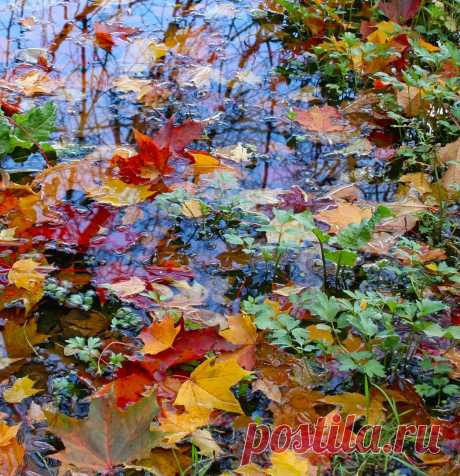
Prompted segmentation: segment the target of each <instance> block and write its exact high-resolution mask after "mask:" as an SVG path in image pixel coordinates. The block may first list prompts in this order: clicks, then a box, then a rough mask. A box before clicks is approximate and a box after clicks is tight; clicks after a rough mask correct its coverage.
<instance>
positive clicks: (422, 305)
mask: <svg viewBox="0 0 460 476" xmlns="http://www.w3.org/2000/svg"><path fill="white" fill-rule="evenodd" d="M417 308H418V315H419V317H425V316H429V315H430V314H435V313H437V312H439V311H443V310H444V309H447V306H446V305H445V304H444V303H442V302H441V301H431V300H430V299H423V300H422V301H417Z"/></svg>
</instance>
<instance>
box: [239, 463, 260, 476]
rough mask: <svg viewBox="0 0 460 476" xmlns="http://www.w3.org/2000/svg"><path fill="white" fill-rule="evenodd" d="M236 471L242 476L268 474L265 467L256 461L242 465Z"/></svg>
mask: <svg viewBox="0 0 460 476" xmlns="http://www.w3.org/2000/svg"><path fill="white" fill-rule="evenodd" d="M235 473H237V474H241V476H264V475H266V474H267V472H266V471H265V469H263V468H261V467H260V466H259V465H258V464H255V463H250V464H245V465H244V466H240V467H238V468H236V469H235Z"/></svg>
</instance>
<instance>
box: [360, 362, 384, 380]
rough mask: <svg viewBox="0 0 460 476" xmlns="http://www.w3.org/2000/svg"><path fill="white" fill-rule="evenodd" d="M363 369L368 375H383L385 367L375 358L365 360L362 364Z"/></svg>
mask: <svg viewBox="0 0 460 476" xmlns="http://www.w3.org/2000/svg"><path fill="white" fill-rule="evenodd" d="M362 368H363V371H364V373H365V374H366V375H367V376H368V377H385V375H386V374H385V367H384V366H383V365H382V364H381V363H380V362H379V361H378V360H375V359H371V360H369V361H367V362H366V363H365V364H364V365H363V366H362Z"/></svg>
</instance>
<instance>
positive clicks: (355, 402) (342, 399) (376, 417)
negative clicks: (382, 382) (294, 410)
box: [318, 393, 385, 425]
mask: <svg viewBox="0 0 460 476" xmlns="http://www.w3.org/2000/svg"><path fill="white" fill-rule="evenodd" d="M318 401H319V402H323V403H329V404H331V405H338V406H340V407H341V411H342V413H344V414H346V415H356V416H367V418H368V421H369V424H371V425H373V424H376V423H381V422H382V421H383V420H385V413H384V411H385V410H384V408H383V405H382V400H381V398H380V397H375V398H372V399H371V401H370V403H369V404H368V401H367V399H366V397H365V396H364V395H362V394H361V393H342V394H340V395H327V396H325V397H323V398H320V399H319V400H318Z"/></svg>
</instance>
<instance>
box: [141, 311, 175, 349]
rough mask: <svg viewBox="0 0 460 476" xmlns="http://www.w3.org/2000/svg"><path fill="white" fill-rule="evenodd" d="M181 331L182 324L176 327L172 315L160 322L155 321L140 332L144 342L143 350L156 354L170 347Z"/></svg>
mask: <svg viewBox="0 0 460 476" xmlns="http://www.w3.org/2000/svg"><path fill="white" fill-rule="evenodd" d="M179 332H180V326H176V327H174V318H173V317H172V316H170V315H168V316H166V317H165V318H163V320H162V321H160V322H154V323H153V324H152V325H151V326H150V327H147V328H146V329H144V330H143V331H142V332H141V333H140V334H139V338H140V339H141V340H142V342H143V343H144V346H143V347H142V352H143V353H144V354H150V355H155V354H159V353H160V352H162V351H163V350H166V349H169V348H170V347H171V346H172V345H173V343H174V340H175V338H176V336H177V334H179Z"/></svg>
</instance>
